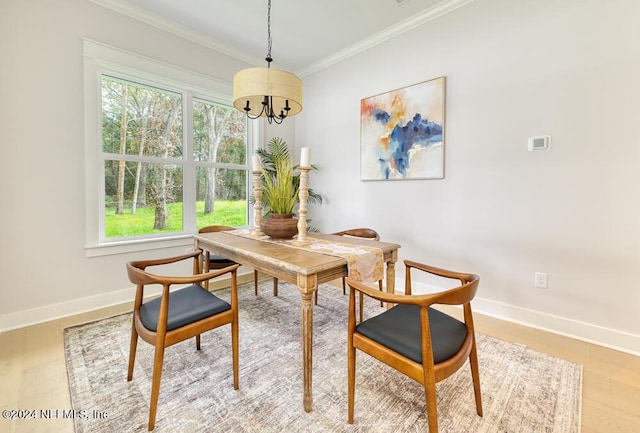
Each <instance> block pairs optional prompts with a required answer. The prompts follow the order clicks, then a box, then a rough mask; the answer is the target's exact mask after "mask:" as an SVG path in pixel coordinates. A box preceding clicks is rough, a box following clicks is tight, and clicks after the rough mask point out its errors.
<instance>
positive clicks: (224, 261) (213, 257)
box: [209, 254, 236, 266]
mask: <svg viewBox="0 0 640 433" xmlns="http://www.w3.org/2000/svg"><path fill="white" fill-rule="evenodd" d="M209 263H211V264H214V263H215V264H218V265H224V264H227V265H229V266H231V265H235V264H236V262H234V261H233V260H229V259H227V258H226V257H222V256H216V255H213V254H210V255H209Z"/></svg>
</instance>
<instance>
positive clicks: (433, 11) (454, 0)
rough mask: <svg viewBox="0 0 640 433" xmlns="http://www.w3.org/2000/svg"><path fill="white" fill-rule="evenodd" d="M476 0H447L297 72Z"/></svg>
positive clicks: (351, 53) (367, 46) (342, 57)
mask: <svg viewBox="0 0 640 433" xmlns="http://www.w3.org/2000/svg"><path fill="white" fill-rule="evenodd" d="M473 1H474V0H445V1H442V2H440V3H438V4H436V5H434V6H432V7H430V8H428V9H425V10H424V11H422V12H421V13H419V14H417V15H415V16H413V17H411V18H408V19H406V20H404V21H401V22H399V23H398V24H395V25H393V26H391V27H389V28H387V29H385V30H382V31H380V32H378V33H376V34H374V35H372V36H370V37H368V38H365V39H363V40H361V41H360V42H356V43H355V44H353V45H351V46H349V47H347V48H345V49H343V50H340V51H338V52H336V53H334V54H332V55H330V56H328V57H325V58H324V59H322V60H320V61H319V62H316V63H313V64H311V65H309V66H307V67H305V68H303V69H301V70H300V71H298V72H297V75H298V76H301V77H304V76H306V75H310V74H313V73H315V72H318V71H320V70H322V69H324V68H327V67H329V66H331V65H333V64H335V63H338V62H341V61H342V60H345V59H348V58H349V57H352V56H355V55H356V54H358V53H361V52H363V51H366V50H368V49H370V48H373V47H375V46H376V45H380V44H382V43H384V42H386V41H388V40H390V39H393V38H395V37H396V36H399V35H401V34H403V33H406V32H408V31H409V30H412V29H414V28H416V27H419V26H421V25H423V24H425V23H428V22H429V21H432V20H434V19H436V18H438V17H441V16H442V15H445V14H448V13H449V12H451V11H453V10H455V9H458V8H460V7H462V6H464V5H466V4H469V3H471V2H473Z"/></svg>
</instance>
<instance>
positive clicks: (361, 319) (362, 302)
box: [358, 292, 364, 323]
mask: <svg viewBox="0 0 640 433" xmlns="http://www.w3.org/2000/svg"><path fill="white" fill-rule="evenodd" d="M358 294H359V295H360V323H362V321H363V320H364V294H363V293H362V292H358Z"/></svg>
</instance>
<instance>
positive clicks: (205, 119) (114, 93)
mask: <svg viewBox="0 0 640 433" xmlns="http://www.w3.org/2000/svg"><path fill="white" fill-rule="evenodd" d="M88 51H89V52H90V54H91V55H87V52H88ZM85 54H86V59H85V90H89V94H94V95H95V96H97V97H95V100H93V98H91V97H88V98H85V99H86V100H85V103H86V105H88V106H90V105H91V104H92V103H93V104H95V105H96V106H97V111H98V112H99V116H98V119H96V120H95V121H93V122H92V121H88V122H87V129H86V134H87V137H88V138H89V139H88V140H87V151H88V157H87V170H86V172H87V175H86V176H87V193H86V197H87V202H88V211H87V246H88V248H89V249H92V248H100V247H105V246H115V245H123V244H136V243H137V244H140V243H145V242H146V243H148V242H156V241H159V240H160V241H163V240H164V241H166V240H171V239H173V240H175V239H183V240H185V239H187V241H186V243H185V242H183V243H184V244H187V243H190V239H188V238H189V237H190V235H191V234H192V233H194V232H196V231H197V229H198V228H199V227H203V226H206V225H212V224H221V225H230V226H246V225H248V224H249V206H248V196H249V194H248V192H249V182H248V181H249V179H250V176H249V173H248V171H249V169H250V168H249V166H248V161H247V159H248V158H247V155H248V154H249V153H250V150H251V148H252V137H251V135H252V134H251V130H250V127H249V124H248V122H247V119H246V116H244V114H243V113H240V112H239V111H237V110H236V109H234V108H233V107H232V106H231V104H230V93H231V92H230V89H228V87H229V86H228V85H227V89H225V90H227V92H226V95H221V94H220V93H219V92H215V91H211V90H210V89H206V88H202V87H198V86H194V85H193V81H201V80H202V79H203V78H202V77H201V76H198V75H196V74H191V73H189V72H186V71H184V70H179V69H174V68H172V67H171V66H167V65H166V64H156V63H154V62H153V61H150V60H149V59H146V58H139V57H137V56H135V55H131V54H130V53H123V52H119V51H117V50H115V49H111V48H106V47H105V46H102V45H94V43H92V42H89V41H85ZM101 55H102V56H105V55H106V57H111V58H113V57H115V58H117V59H119V60H120V61H122V60H125V63H133V64H137V66H143V69H147V68H149V69H152V70H153V72H154V73H153V74H150V73H148V72H146V71H144V70H134V69H132V65H131V64H126V65H123V66H115V65H114V63H112V62H111V61H109V62H104V61H102V60H101V59H99V57H100V56H101ZM149 63H150V64H149ZM134 66H136V65H134ZM163 71H164V72H168V74H167V75H169V77H166V76H162V75H157V74H158V72H163ZM176 76H177V77H178V78H179V80H176ZM205 81H206V79H205ZM209 84H211V83H209ZM93 85H95V86H96V87H97V88H98V92H97V94H96V91H95V90H93V91H91V89H90V88H91V87H92V86H93ZM212 87H214V88H215V87H218V88H220V87H221V86H220V83H218V82H214V83H213V86H212ZM91 112H92V110H91V108H90V107H87V110H86V114H85V116H86V117H87V119H88V120H91V114H90V113H91ZM93 112H95V111H93ZM91 124H93V126H94V127H95V128H96V129H95V131H97V132H98V133H97V138H98V139H97V140H95V139H94V140H91V137H95V135H93V134H92V133H91V131H90V129H91ZM94 146H95V147H94ZM92 147H93V148H92ZM96 148H97V150H96ZM92 155H93V156H95V158H92V157H91V156H92ZM93 188H95V189H93ZM93 206H96V207H97V211H95V210H92V209H91V208H92V207H93ZM93 209H95V208H93ZM93 219H95V220H93ZM136 249H143V248H136ZM116 252H121V250H118V251H116ZM89 254H90V255H94V254H100V255H101V254H104V252H102V253H95V252H94V253H89Z"/></svg>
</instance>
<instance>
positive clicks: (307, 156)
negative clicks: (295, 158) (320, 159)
mask: <svg viewBox="0 0 640 433" xmlns="http://www.w3.org/2000/svg"><path fill="white" fill-rule="evenodd" d="M300 167H311V149H309V148H308V147H303V148H302V149H300Z"/></svg>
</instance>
